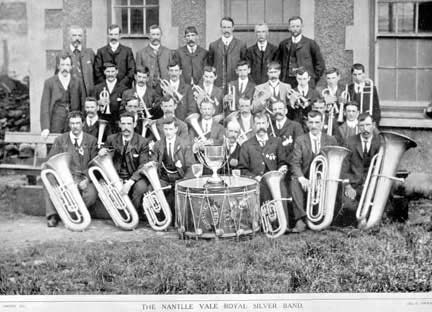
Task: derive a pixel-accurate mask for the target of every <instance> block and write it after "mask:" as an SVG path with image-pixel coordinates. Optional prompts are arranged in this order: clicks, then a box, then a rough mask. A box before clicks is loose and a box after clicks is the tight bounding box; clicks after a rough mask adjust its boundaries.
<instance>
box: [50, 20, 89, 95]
mask: <svg viewBox="0 0 432 312" xmlns="http://www.w3.org/2000/svg"><path fill="white" fill-rule="evenodd" d="M69 40H70V44H69V46H68V47H67V48H66V49H64V50H63V51H62V54H64V53H68V54H70V55H71V57H72V69H71V75H72V76H73V77H75V78H77V79H78V80H79V81H80V82H81V83H82V89H83V90H84V93H85V96H90V95H92V94H93V91H94V74H93V66H94V62H95V53H94V52H93V50H92V49H90V48H84V47H83V46H82V42H83V29H82V28H81V27H80V26H75V25H74V26H71V27H70V28H69ZM59 61H60V59H59V55H57V56H56V71H55V74H57V73H58V68H57V65H58V64H59Z"/></svg>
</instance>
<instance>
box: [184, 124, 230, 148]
mask: <svg viewBox="0 0 432 312" xmlns="http://www.w3.org/2000/svg"><path fill="white" fill-rule="evenodd" d="M198 123H199V125H200V127H201V129H202V121H201V118H199V119H198ZM202 130H203V131H204V129H202ZM224 134H225V128H224V127H223V126H222V125H221V124H219V123H216V122H214V121H213V122H212V125H211V129H210V132H209V133H207V134H206V135H205V136H206V138H207V139H213V144H214V145H221V144H222V143H223V140H224ZM195 137H198V134H197V133H196V132H195V130H194V129H193V128H192V127H190V128H189V140H190V142H193V141H194V139H195Z"/></svg>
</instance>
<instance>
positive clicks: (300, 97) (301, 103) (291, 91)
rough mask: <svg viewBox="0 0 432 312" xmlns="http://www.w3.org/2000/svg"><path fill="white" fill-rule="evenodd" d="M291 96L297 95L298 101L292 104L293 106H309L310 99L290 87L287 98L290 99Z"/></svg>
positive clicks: (303, 107)
mask: <svg viewBox="0 0 432 312" xmlns="http://www.w3.org/2000/svg"><path fill="white" fill-rule="evenodd" d="M290 96H295V98H296V101H295V102H294V103H293V104H291V106H292V107H293V108H302V109H305V108H306V107H308V106H309V100H308V99H307V98H305V97H304V96H303V95H301V94H300V92H297V91H295V90H294V89H289V90H288V92H287V98H288V99H289V97H290Z"/></svg>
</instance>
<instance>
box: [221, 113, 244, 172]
mask: <svg viewBox="0 0 432 312" xmlns="http://www.w3.org/2000/svg"><path fill="white" fill-rule="evenodd" d="M239 135H240V124H239V123H238V121H237V120H231V121H229V122H228V123H227V125H226V128H225V139H224V144H225V148H226V157H227V159H226V162H225V165H224V166H223V167H222V168H220V169H219V170H218V171H219V173H221V174H224V175H232V171H233V170H234V169H237V168H238V163H239V158H240V144H239V142H238V139H239Z"/></svg>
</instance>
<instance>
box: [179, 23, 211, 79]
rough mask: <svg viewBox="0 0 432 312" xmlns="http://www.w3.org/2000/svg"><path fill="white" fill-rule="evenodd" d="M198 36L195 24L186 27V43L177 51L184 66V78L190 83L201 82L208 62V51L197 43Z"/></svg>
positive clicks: (181, 65)
mask: <svg viewBox="0 0 432 312" xmlns="http://www.w3.org/2000/svg"><path fill="white" fill-rule="evenodd" d="M198 38H199V37H198V31H197V29H196V27H195V26H188V27H186V29H185V40H186V45H185V46H183V47H180V48H178V49H177V51H176V60H177V62H178V63H179V65H180V67H181V68H182V76H183V79H184V81H185V82H186V83H187V84H189V85H195V84H198V83H199V81H200V79H201V77H202V75H203V74H204V66H205V65H206V64H207V57H208V51H207V50H206V49H204V48H202V47H200V46H199V45H198V44H197V41H198Z"/></svg>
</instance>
